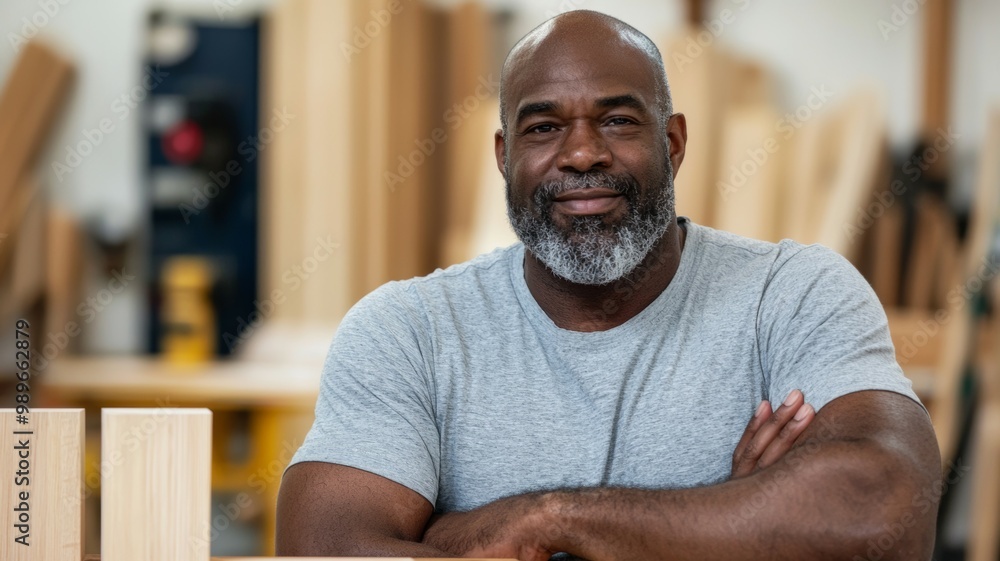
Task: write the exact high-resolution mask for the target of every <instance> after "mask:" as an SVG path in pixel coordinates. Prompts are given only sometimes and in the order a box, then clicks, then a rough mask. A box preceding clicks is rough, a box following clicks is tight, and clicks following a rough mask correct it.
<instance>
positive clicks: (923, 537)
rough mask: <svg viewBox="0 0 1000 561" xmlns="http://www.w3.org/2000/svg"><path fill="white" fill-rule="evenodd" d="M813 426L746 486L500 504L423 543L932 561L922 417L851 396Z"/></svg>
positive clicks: (730, 557) (592, 554) (527, 551)
mask: <svg viewBox="0 0 1000 561" xmlns="http://www.w3.org/2000/svg"><path fill="white" fill-rule="evenodd" d="M816 421H817V422H815V423H813V424H812V426H810V427H809V428H808V429H806V432H804V433H802V435H801V437H800V438H799V439H798V441H797V443H796V445H795V446H794V447H793V448H792V449H791V450H790V451H788V452H787V453H786V454H785V455H784V456H783V457H781V459H780V460H779V461H778V462H777V463H774V464H772V465H770V466H769V467H766V468H764V469H761V470H759V471H756V472H755V473H753V475H748V476H745V477H738V478H735V479H732V480H730V481H727V482H725V483H722V484H719V485H714V486H710V487H701V488H692V489H682V490H654V489H624V488H590V489H575V490H574V489H571V490H552V491H548V492H536V493H530V494H526V495H519V496H514V497H508V498H505V499H501V500H499V501H496V502H494V503H490V504H488V505H485V506H482V507H480V508H477V509H474V510H472V511H469V512H462V513H450V514H448V515H445V516H444V517H441V518H440V519H438V521H437V522H436V523H434V524H432V525H431V527H430V528H429V529H428V531H427V533H426V534H425V536H424V539H425V542H427V543H430V544H431V545H434V546H435V547H439V548H441V549H444V550H447V551H451V552H453V553H458V554H464V555H471V556H481V557H518V558H519V559H522V561H525V560H531V561H536V560H539V561H544V560H547V559H548V554H550V553H552V552H557V551H563V552H566V553H570V554H573V555H575V556H577V557H581V558H585V559H590V560H592V561H610V560H619V559H622V560H626V559H627V560H635V559H657V560H664V559H666V560H680V561H683V560H688V559H697V560H699V561H703V560H711V559H720V560H726V561H741V560H746V561H751V560H760V559H768V560H772V559H774V560H780V559H794V560H796V561H798V560H800V559H810V560H822V559H837V560H840V559H851V560H852V561H856V560H857V559H862V560H869V559H881V560H884V561H891V560H894V559H901V560H903V559H905V560H906V561H918V560H926V559H929V558H930V554H931V550H932V548H933V543H934V526H935V519H936V515H937V502H938V498H939V497H938V496H937V495H935V494H934V493H933V489H935V486H934V484H935V482H939V481H940V477H941V472H940V467H941V459H940V454H939V453H938V450H937V442H936V439H935V437H934V433H933V429H932V428H931V426H930V422H929V419H928V418H927V416H926V412H925V411H923V410H922V409H921V408H920V406H919V405H917V404H915V403H914V402H912V401H910V400H909V399H908V398H905V397H902V396H899V395H898V394H891V393H888V392H858V393H856V394H851V395H848V396H844V397H841V398H839V399H837V400H835V401H833V402H831V403H830V404H828V405H827V406H826V407H825V408H824V411H823V412H821V413H820V414H819V415H817V418H816ZM751 456H753V454H751Z"/></svg>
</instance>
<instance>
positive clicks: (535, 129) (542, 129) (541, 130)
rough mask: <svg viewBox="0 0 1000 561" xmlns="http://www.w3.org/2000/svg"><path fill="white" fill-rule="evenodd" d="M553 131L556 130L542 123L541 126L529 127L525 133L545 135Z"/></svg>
mask: <svg viewBox="0 0 1000 561" xmlns="http://www.w3.org/2000/svg"><path fill="white" fill-rule="evenodd" d="M554 130H556V128H555V127H553V126H552V125H548V124H545V123H543V124H541V125H535V126H533V127H531V128H530V129H528V130H527V131H526V132H529V133H532V132H537V133H545V132H552V131H554Z"/></svg>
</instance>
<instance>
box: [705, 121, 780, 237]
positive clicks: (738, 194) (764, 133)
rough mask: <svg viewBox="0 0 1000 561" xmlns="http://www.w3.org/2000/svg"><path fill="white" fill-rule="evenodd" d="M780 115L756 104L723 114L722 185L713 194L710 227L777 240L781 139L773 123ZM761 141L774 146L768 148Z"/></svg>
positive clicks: (778, 235)
mask: <svg viewBox="0 0 1000 561" xmlns="http://www.w3.org/2000/svg"><path fill="white" fill-rule="evenodd" d="M780 119H781V117H780V116H779V115H778V114H777V113H776V112H775V111H774V110H772V109H770V108H769V107H767V106H766V105H758V104H754V105H749V106H743V107H738V108H733V109H731V110H730V111H728V112H727V113H726V125H725V129H724V131H723V135H722V144H721V146H720V147H719V149H718V150H719V153H720V169H721V170H722V171H721V177H720V181H724V182H725V183H726V184H727V185H728V186H727V188H726V191H725V193H720V194H719V198H718V202H717V206H716V208H715V213H714V214H715V227H717V228H719V229H722V230H725V231H727V232H732V233H734V234H739V235H742V236H747V237H750V238H755V239H759V240H768V241H778V240H779V239H780V237H781V234H780V230H779V225H780V221H779V217H780V214H781V211H780V204H781V198H782V196H781V195H782V187H783V183H782V176H781V172H782V164H781V157H782V153H781V152H782V148H781V144H782V143H781V141H780V140H779V139H778V138H777V137H776V136H774V124H775V123H776V122H778V121H779V120H780ZM766 146H770V147H777V148H776V149H772V150H771V151H768V150H767V148H765V147H766ZM758 162H759V163H758ZM734 177H735V178H734Z"/></svg>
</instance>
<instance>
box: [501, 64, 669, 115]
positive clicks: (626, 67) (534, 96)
mask: <svg viewBox="0 0 1000 561" xmlns="http://www.w3.org/2000/svg"><path fill="white" fill-rule="evenodd" d="M512 74H513V75H509V76H508V80H509V83H508V84H507V91H508V96H509V97H508V99H509V101H510V103H511V106H512V107H519V106H522V105H524V104H529V103H536V102H541V101H563V100H564V101H571V100H584V101H596V100H597V99H600V98H606V97H614V96H623V95H631V96H633V97H635V98H636V99H638V100H639V101H641V102H642V103H643V104H645V105H647V106H649V105H652V104H653V100H654V99H655V96H656V80H655V76H654V75H653V73H652V72H651V71H650V70H649V69H648V65H644V64H642V61H641V59H640V60H637V59H636V57H627V58H622V60H618V61H615V60H611V59H610V57H609V58H604V59H600V60H597V61H593V62H591V61H586V60H583V61H581V60H579V58H578V57H573V56H554V57H546V58H545V59H544V60H541V61H539V64H530V63H529V64H526V65H524V66H522V67H521V68H520V69H519V71H518V72H516V73H512Z"/></svg>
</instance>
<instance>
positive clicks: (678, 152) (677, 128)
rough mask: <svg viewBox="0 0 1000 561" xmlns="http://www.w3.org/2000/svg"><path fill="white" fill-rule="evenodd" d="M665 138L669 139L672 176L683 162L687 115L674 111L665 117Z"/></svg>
mask: <svg viewBox="0 0 1000 561" xmlns="http://www.w3.org/2000/svg"><path fill="white" fill-rule="evenodd" d="M666 133H667V140H669V141H670V145H669V146H670V165H672V166H673V168H674V177H675V178H676V177H677V171H678V170H680V168H681V164H682V163H684V150H685V147H686V146H687V138H688V132H687V117H685V116H684V114H683V113H674V114H673V115H671V116H670V118H669V119H667V130H666Z"/></svg>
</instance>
